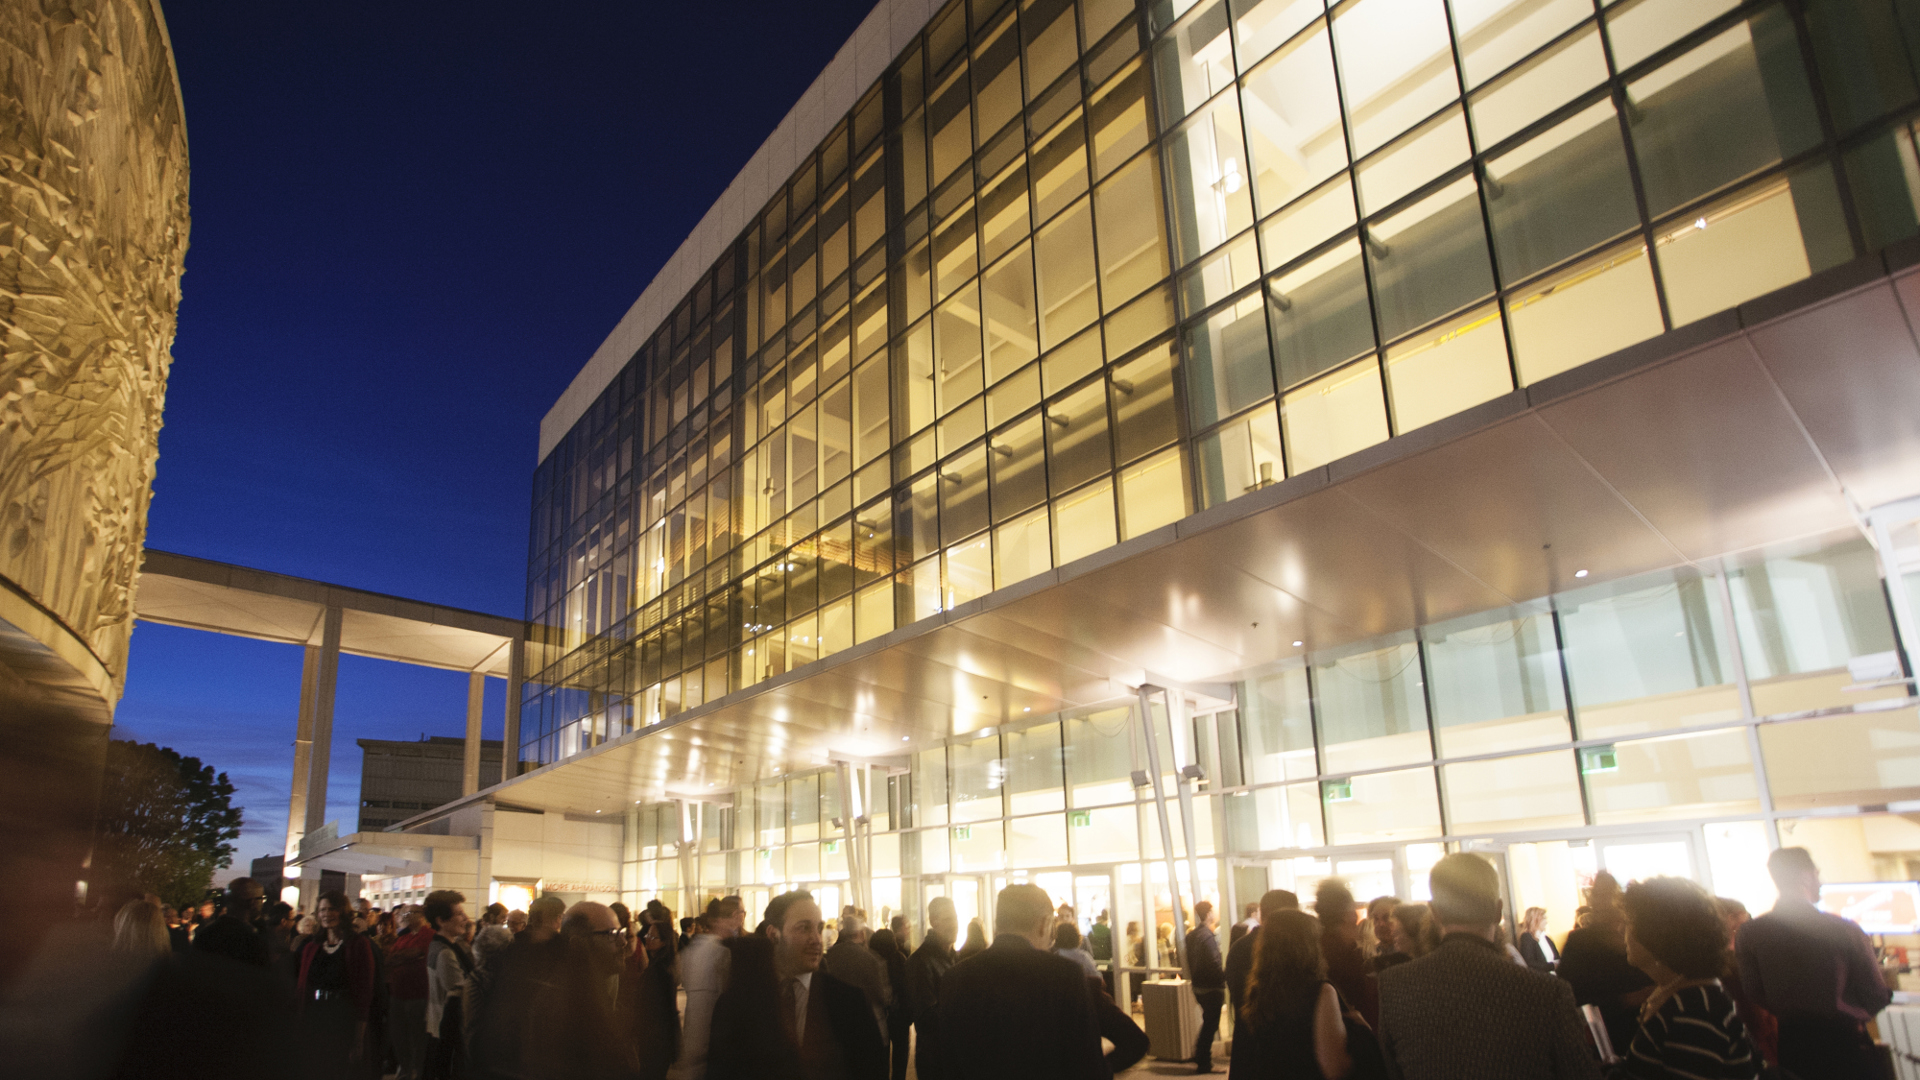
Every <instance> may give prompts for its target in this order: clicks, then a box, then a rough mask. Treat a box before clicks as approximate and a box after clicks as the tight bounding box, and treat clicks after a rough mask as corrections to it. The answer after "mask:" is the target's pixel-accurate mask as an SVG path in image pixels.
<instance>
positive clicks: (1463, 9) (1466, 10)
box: [1453, 0, 1593, 87]
mask: <svg viewBox="0 0 1920 1080" xmlns="http://www.w3.org/2000/svg"><path fill="white" fill-rule="evenodd" d="M1592 15H1593V5H1592V4H1591V3H1589V2H1588V0H1523V2H1522V3H1519V4H1506V3H1501V2H1500V0H1455V3H1454V4H1453V21H1454V28H1455V30H1456V31H1457V33H1458V34H1459V37H1460V63H1461V67H1462V68H1463V69H1464V71H1465V74H1466V77H1467V85H1468V86H1470V87H1471V86H1478V85H1479V84H1481V83H1483V82H1485V81H1487V80H1488V79H1489V78H1491V77H1493V76H1494V75H1497V74H1499V73H1500V72H1502V71H1504V70H1506V68H1508V67H1509V66H1511V65H1512V64H1514V63H1515V62H1516V61H1518V60H1520V59H1521V58H1522V57H1524V56H1526V55H1527V54H1528V53H1531V52H1533V51H1534V50H1535V49H1538V48H1539V47H1540V46H1542V45H1545V44H1546V43H1547V42H1549V41H1552V40H1553V39H1554V38H1555V37H1558V36H1559V35H1560V34H1561V33H1562V32H1563V31H1565V30H1567V29H1568V28H1569V27H1571V26H1573V25H1574V24H1575V23H1578V22H1579V21H1580V20H1582V19H1586V18H1591V17H1592Z"/></svg>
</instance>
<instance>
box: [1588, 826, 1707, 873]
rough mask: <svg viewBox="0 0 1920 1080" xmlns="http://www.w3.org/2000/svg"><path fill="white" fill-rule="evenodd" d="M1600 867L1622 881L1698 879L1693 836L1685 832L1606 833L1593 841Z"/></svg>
mask: <svg viewBox="0 0 1920 1080" xmlns="http://www.w3.org/2000/svg"><path fill="white" fill-rule="evenodd" d="M1593 846H1594V847H1595V848H1596V849H1597V856H1598V858H1597V860H1596V861H1598V862H1599V864H1600V869H1602V870H1605V871H1607V872H1608V873H1610V874H1612V875H1613V876H1614V877H1616V878H1618V879H1619V880H1620V884H1621V885H1626V884H1627V883H1628V882H1632V881H1645V880H1647V879H1648V878H1652V877H1663V876H1664V877H1683V878H1689V879H1691V880H1694V881H1698V880H1699V879H1700V875H1699V873H1698V872H1697V871H1696V869H1695V866H1696V860H1695V859H1694V857H1693V837H1692V836H1690V835H1688V834H1686V833H1669V834H1666V835H1660V836H1623V837H1608V838H1606V839H1599V840H1595V841H1594V842H1593Z"/></svg>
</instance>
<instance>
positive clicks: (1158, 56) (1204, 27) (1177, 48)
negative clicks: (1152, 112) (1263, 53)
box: [1153, 0, 1233, 124]
mask: <svg viewBox="0 0 1920 1080" xmlns="http://www.w3.org/2000/svg"><path fill="white" fill-rule="evenodd" d="M1153 66H1154V73H1155V75H1156V76H1157V78H1156V79H1155V80H1154V81H1155V82H1156V83H1157V84H1158V86H1159V89H1160V116H1161V121H1162V122H1163V123H1166V124H1173V123H1177V122H1178V121H1179V120H1180V118H1181V117H1183V116H1185V115H1187V114H1188V113H1190V112H1192V111H1193V110H1194V109H1196V108H1198V107H1199V106H1200V105H1201V104H1203V103H1204V102H1206V100H1207V99H1208V98H1211V97H1212V96H1213V95H1215V94H1217V93H1219V92H1220V91H1221V90H1224V89H1226V88H1227V87H1228V86H1229V85H1231V84H1232V83H1233V40H1232V38H1231V37H1229V36H1228V34H1227V2H1226V0H1212V2H1211V3H1206V4H1202V5H1200V6H1199V7H1198V8H1197V9H1196V10H1194V11H1193V12H1191V13H1189V14H1188V15H1187V17H1186V18H1185V19H1184V20H1183V21H1182V22H1181V23H1180V25H1179V26H1177V27H1175V28H1174V29H1173V32H1172V33H1170V34H1167V35H1166V36H1164V37H1162V38H1161V39H1160V40H1159V41H1157V42H1155V43H1154V47H1153Z"/></svg>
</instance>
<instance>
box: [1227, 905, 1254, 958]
mask: <svg viewBox="0 0 1920 1080" xmlns="http://www.w3.org/2000/svg"><path fill="white" fill-rule="evenodd" d="M1259 925H1260V901H1258V900H1249V901H1247V902H1246V903H1245V904H1244V905H1242V906H1241V910H1240V921H1239V922H1237V923H1234V924H1233V926H1232V927H1231V928H1229V929H1228V930H1227V949H1228V951H1232V949H1233V946H1234V945H1235V944H1236V943H1237V942H1238V941H1239V940H1240V939H1241V938H1243V937H1246V936H1247V935H1248V934H1251V933H1253V928H1254V927H1256V926H1259Z"/></svg>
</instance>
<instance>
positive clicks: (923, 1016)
mask: <svg viewBox="0 0 1920 1080" xmlns="http://www.w3.org/2000/svg"><path fill="white" fill-rule="evenodd" d="M959 932H960V917H959V916H958V915H956V914H954V910H953V901H952V900H949V899H947V898H946V897H944V896H936V897H934V898H933V900H932V902H930V903H929V904H927V934H926V936H925V937H923V938H921V939H920V947H919V948H917V949H915V950H913V955H912V956H909V957H907V995H906V996H907V1013H908V1015H909V1016H911V1017H912V1018H913V1031H914V1049H913V1068H914V1072H915V1073H916V1074H917V1075H918V1076H919V1077H920V1080H942V1077H943V1074H942V1073H941V1072H940V1066H941V1059H940V1053H939V1049H938V1048H939V1045H940V1012H939V1009H940V983H941V980H943V979H945V978H946V976H947V969H948V968H951V967H952V966H953V939H954V935H955V934H958V933H959Z"/></svg>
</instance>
